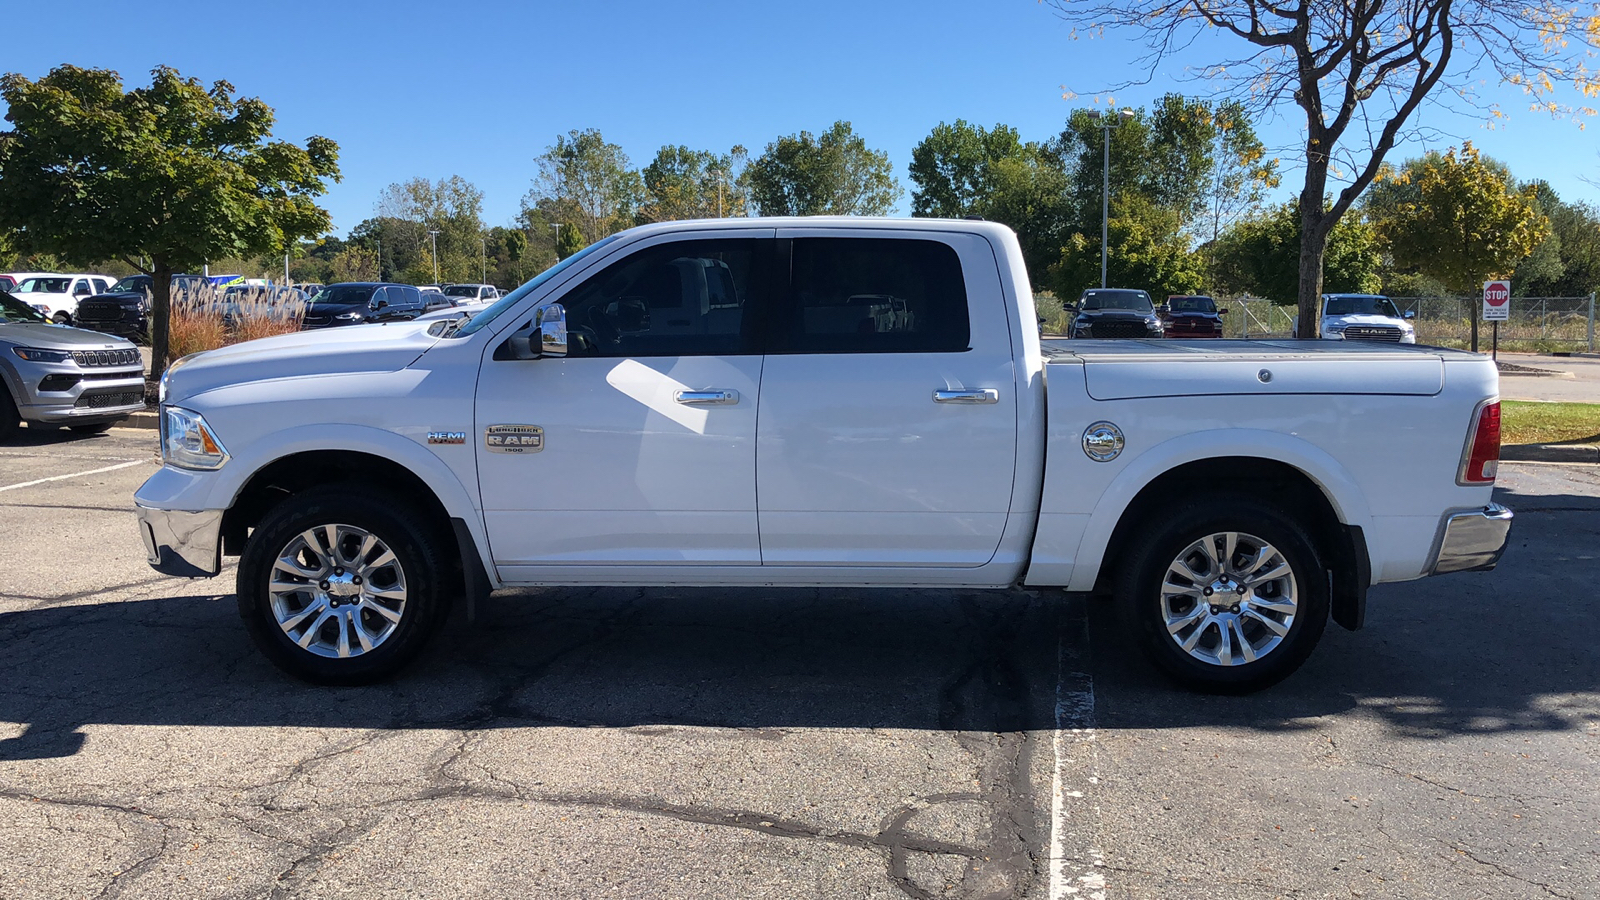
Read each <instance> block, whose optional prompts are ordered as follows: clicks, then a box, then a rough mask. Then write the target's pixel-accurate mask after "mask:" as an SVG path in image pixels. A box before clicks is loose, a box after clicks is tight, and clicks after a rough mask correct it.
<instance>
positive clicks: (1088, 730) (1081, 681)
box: [1050, 620, 1106, 900]
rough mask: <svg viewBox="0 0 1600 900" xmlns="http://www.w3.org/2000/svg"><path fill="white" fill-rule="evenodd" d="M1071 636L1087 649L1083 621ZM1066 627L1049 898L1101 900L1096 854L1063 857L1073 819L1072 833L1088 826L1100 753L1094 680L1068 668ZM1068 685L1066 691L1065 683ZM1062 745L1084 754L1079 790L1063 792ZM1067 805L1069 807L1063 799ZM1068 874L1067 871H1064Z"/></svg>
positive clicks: (1059, 669) (1060, 649) (1060, 648)
mask: <svg viewBox="0 0 1600 900" xmlns="http://www.w3.org/2000/svg"><path fill="white" fill-rule="evenodd" d="M1078 625H1079V627H1078V629H1077V632H1078V633H1077V634H1075V635H1074V636H1073V637H1074V638H1075V640H1076V642H1077V645H1078V646H1080V647H1085V648H1087V646H1088V640H1089V629H1088V622H1087V620H1081V621H1080V622H1079V623H1078ZM1065 632H1066V629H1065V628H1063V629H1062V634H1061V637H1059V638H1058V639H1057V644H1056V709H1055V726H1056V727H1055V736H1054V745H1055V756H1056V759H1055V773H1054V774H1053V775H1052V776H1051V779H1050V900H1064V898H1067V897H1087V898H1090V900H1105V898H1106V879H1105V874H1104V868H1103V866H1104V860H1103V859H1102V858H1101V856H1100V850H1099V849H1098V848H1097V847H1095V846H1094V845H1093V843H1089V844H1087V846H1086V847H1085V848H1084V849H1085V851H1086V855H1087V858H1084V859H1071V860H1069V859H1067V858H1066V846H1065V836H1066V831H1067V829H1068V825H1069V823H1071V822H1072V820H1073V819H1074V818H1075V817H1076V819H1077V820H1078V823H1077V824H1078V828H1077V830H1078V831H1079V832H1080V833H1083V834H1088V833H1089V831H1090V830H1091V828H1092V826H1093V822H1092V821H1091V817H1090V815H1089V814H1088V813H1089V810H1090V809H1091V808H1093V807H1092V803H1093V801H1092V800H1091V799H1090V798H1089V797H1088V796H1087V793H1088V791H1090V790H1092V789H1093V788H1094V786H1095V785H1097V784H1099V782H1100V773H1099V764H1098V757H1099V751H1098V749H1097V748H1096V747H1095V729H1094V682H1093V681H1091V680H1090V677H1089V675H1088V673H1087V672H1084V671H1071V672H1069V671H1068V670H1067V665H1066V662H1067V650H1066V637H1067V636H1066V633H1065ZM1081 662H1082V661H1081V660H1077V659H1075V660H1074V663H1075V666H1076V667H1077V668H1079V669H1081V668H1083V667H1082V665H1081ZM1069 680H1070V681H1071V682H1072V687H1071V688H1068V687H1067V682H1068V681H1069ZM1063 744H1067V745H1069V747H1068V749H1069V751H1070V749H1071V745H1076V746H1077V747H1078V749H1079V750H1080V751H1081V752H1083V753H1084V754H1086V755H1087V756H1088V760H1089V766H1088V769H1089V783H1088V784H1087V785H1084V788H1085V789H1084V790H1070V791H1069V790H1067V786H1066V785H1065V784H1064V783H1063V776H1062V771H1063V769H1065V767H1066V760H1065V759H1064V758H1063V755H1062V753H1063ZM1069 800H1070V801H1071V804H1070V806H1069V803H1068V801H1069ZM1069 867H1070V869H1071V871H1068V869H1069Z"/></svg>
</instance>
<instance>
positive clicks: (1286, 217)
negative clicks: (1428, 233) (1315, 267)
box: [1216, 201, 1383, 303]
mask: <svg viewBox="0 0 1600 900" xmlns="http://www.w3.org/2000/svg"><path fill="white" fill-rule="evenodd" d="M1300 223H1301V220H1300V204H1299V203H1298V202H1297V201H1290V202H1288V203H1284V204H1281V205H1279V206H1276V207H1274V208H1272V209H1270V210H1268V211H1267V212H1266V213H1264V214H1261V215H1257V216H1252V217H1250V218H1248V219H1245V220H1244V221H1242V222H1240V223H1238V224H1237V225H1236V226H1234V228H1232V229H1231V230H1230V231H1228V233H1226V234H1224V235H1223V236H1222V238H1221V240H1220V241H1219V242H1218V244H1217V247H1216V258H1217V268H1218V271H1219V276H1218V277H1219V279H1220V286H1221V290H1222V291H1224V292H1227V293H1234V292H1240V293H1249V294H1254V295H1256V296H1258V297H1265V298H1268V299H1270V300H1273V301H1276V302H1278V303H1293V302H1294V301H1295V299H1296V297H1297V296H1298V293H1299V289H1300V227H1301V224H1300ZM1382 263H1383V259H1382V257H1381V255H1380V254H1379V252H1378V242H1377V235H1376V233H1375V232H1374V229H1373V227H1372V225H1371V224H1370V223H1368V222H1366V221H1365V220H1363V219H1361V218H1360V217H1358V216H1346V217H1344V218H1342V219H1340V220H1339V222H1338V223H1337V224H1336V225H1334V227H1333V231H1332V232H1331V233H1329V235H1328V243H1327V249H1326V253H1325V255H1324V257H1323V269H1322V279H1323V282H1322V283H1323V290H1324V291H1326V292H1327V293H1340V292H1350V293H1369V292H1372V291H1376V290H1378V289H1379V288H1380V287H1381V285H1382V282H1381V279H1380V278H1379V270H1380V268H1381V266H1382Z"/></svg>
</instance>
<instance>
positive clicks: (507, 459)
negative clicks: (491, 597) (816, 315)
mask: <svg viewBox="0 0 1600 900" xmlns="http://www.w3.org/2000/svg"><path fill="white" fill-rule="evenodd" d="M771 235H772V230H771V229H765V230H757V229H744V230H738V231H729V232H702V233H698V234H696V235H694V236H693V239H689V240H686V239H684V238H685V236H684V235H681V234H680V235H674V236H671V237H669V238H665V239H657V240H656V241H654V242H649V243H646V244H644V245H643V246H641V247H640V248H638V249H634V250H632V251H631V252H629V254H628V255H627V256H626V257H624V258H622V259H620V260H618V261H616V262H613V263H611V264H609V265H607V266H605V267H604V268H603V269H601V270H600V271H599V272H598V273H596V274H595V275H593V276H590V277H589V278H586V279H585V280H584V281H582V282H580V283H579V284H578V285H576V286H574V287H573V288H572V289H571V290H568V291H567V292H565V293H564V294H563V295H562V296H560V297H557V298H555V300H556V302H559V303H561V304H562V305H563V306H565V307H566V310H567V324H568V337H569V344H568V352H569V355H568V356H567V357H566V358H564V359H537V360H523V361H516V360H509V359H489V358H487V357H486V358H485V360H484V363H483V369H482V373H481V375H480V377H479V382H478V392H477V409H476V427H477V433H476V434H475V435H474V439H475V441H476V443H477V445H478V449H477V454H478V477H479V485H480V488H481V490H482V496H483V505H484V518H485V523H486V525H487V528H488V533H489V544H490V547H491V550H492V553H493V557H494V560H495V565H496V566H497V567H498V568H499V569H500V572H501V575H502V576H503V577H505V578H506V579H507V580H509V581H513V582H517V581H522V582H527V581H539V580H541V579H542V578H545V577H550V578H551V580H561V578H560V576H553V575H550V573H551V572H552V571H553V569H554V567H561V566H584V567H593V566H639V565H677V566H684V565H697V566H729V565H734V566H753V565H759V564H760V562H761V551H760V543H759V536H758V533H757V527H756V476H755V454H756V451H755V441H756V407H757V403H758V401H759V400H760V383H761V366H762V357H761V356H760V355H759V353H757V352H756V348H757V347H758V340H757V337H758V335H757V333H756V329H757V328H758V327H759V325H760V321H759V318H760V317H759V316H758V315H757V313H756V309H757V308H758V307H759V306H760V304H761V303H762V302H763V297H762V293H763V291H764V289H765V285H766V284H767V282H768V279H767V271H768V270H769V268H770V266H769V256H770V253H771V250H772V245H773V241H772V240H771ZM506 426H525V427H526V428H525V429H524V430H522V431H520V432H518V433H520V434H522V435H531V434H534V432H533V431H532V429H538V430H539V431H538V434H539V435H540V436H542V440H541V441H538V442H534V441H532V440H527V439H524V440H522V441H519V442H517V443H516V444H514V445H513V446H517V447H518V448H519V449H520V450H521V451H522V452H505V451H506V450H507V449H509V448H508V447H507V446H506V445H505V444H504V443H501V444H499V445H498V446H491V445H490V444H488V443H487V442H486V438H488V437H489V434H488V432H490V431H491V430H498V431H500V432H505V431H506V430H507V429H506Z"/></svg>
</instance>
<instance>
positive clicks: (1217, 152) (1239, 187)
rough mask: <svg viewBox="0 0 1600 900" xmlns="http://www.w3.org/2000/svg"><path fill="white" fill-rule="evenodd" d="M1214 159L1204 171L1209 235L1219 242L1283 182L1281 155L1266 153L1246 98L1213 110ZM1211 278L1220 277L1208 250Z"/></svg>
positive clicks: (1207, 265)
mask: <svg viewBox="0 0 1600 900" xmlns="http://www.w3.org/2000/svg"><path fill="white" fill-rule="evenodd" d="M1211 120H1212V146H1211V164H1210V166H1209V168H1208V170H1207V172H1206V175H1205V186H1204V196H1203V198H1202V202H1203V205H1204V210H1203V211H1202V213H1201V218H1202V219H1203V220H1204V222H1205V224H1206V225H1209V226H1210V227H1209V234H1204V231H1202V233H1203V234H1204V237H1205V238H1206V239H1207V240H1208V241H1209V242H1210V244H1211V246H1215V245H1216V243H1217V241H1218V240H1220V239H1221V237H1222V232H1223V231H1225V230H1227V229H1229V228H1231V227H1233V225H1234V224H1235V223H1237V222H1239V221H1240V220H1241V219H1243V218H1244V217H1245V216H1247V215H1249V214H1251V213H1253V212H1254V211H1256V210H1257V209H1259V208H1260V207H1261V203H1262V201H1263V200H1264V199H1266V195H1267V191H1269V190H1272V189H1273V188H1276V187H1277V186H1278V184H1279V177H1278V161H1277V160H1276V159H1267V153H1266V148H1265V147H1264V146H1263V145H1262V143H1261V139H1260V138H1259V137H1257V136H1256V130H1255V125H1254V124H1253V123H1252V122H1251V121H1250V116H1249V114H1248V113H1247V111H1246V110H1245V108H1244V104H1242V103H1239V102H1238V101H1234V100H1230V101H1225V102H1223V103H1220V104H1218V105H1217V106H1216V107H1215V108H1214V109H1213V110H1212V112H1211ZM1206 258H1207V262H1206V268H1207V273H1206V277H1207V280H1208V281H1210V282H1212V283H1215V282H1216V279H1217V271H1216V259H1215V257H1213V256H1211V255H1210V254H1209V253H1208V254H1207V257H1206Z"/></svg>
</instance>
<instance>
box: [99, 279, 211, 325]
mask: <svg viewBox="0 0 1600 900" xmlns="http://www.w3.org/2000/svg"><path fill="white" fill-rule="evenodd" d="M207 284H209V282H208V281H207V280H206V278H205V276H204V275H174V276H172V295H173V296H174V297H176V296H177V295H178V293H179V292H180V291H188V290H198V289H200V288H203V287H205V286H206V285H207ZM150 295H151V278H150V276H149V275H129V276H128V277H127V278H124V279H122V280H121V281H119V282H117V283H116V284H114V285H112V286H111V290H109V291H107V292H106V293H104V294H96V295H94V296H93V297H85V298H84V299H82V300H79V301H78V315H77V318H76V319H74V320H73V323H72V324H74V325H76V326H78V327H79V328H87V329H89V330H90V331H99V332H101V333H104V334H115V335H117V336H119V337H125V338H130V339H132V340H135V341H146V340H149V339H150V319H149V316H150Z"/></svg>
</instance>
